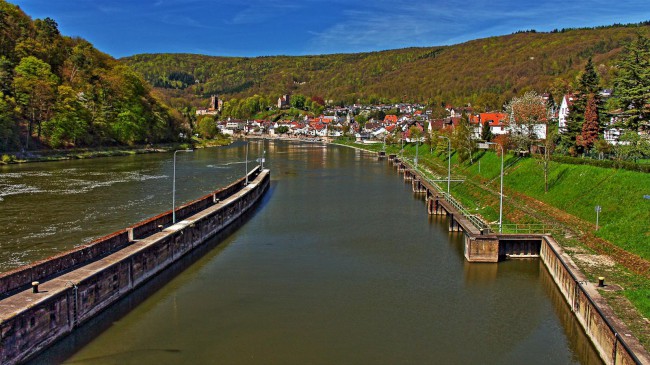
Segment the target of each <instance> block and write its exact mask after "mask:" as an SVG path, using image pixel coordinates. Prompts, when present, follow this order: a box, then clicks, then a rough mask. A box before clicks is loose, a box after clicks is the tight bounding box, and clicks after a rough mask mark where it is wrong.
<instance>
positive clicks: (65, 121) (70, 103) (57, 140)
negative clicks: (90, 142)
mask: <svg viewBox="0 0 650 365" xmlns="http://www.w3.org/2000/svg"><path fill="white" fill-rule="evenodd" d="M88 119H89V118H88V116H87V115H86V114H85V110H84V108H83V107H82V105H81V103H80V102H79V99H78V98H77V93H76V92H75V91H74V90H73V89H72V88H71V87H70V86H66V85H61V86H59V87H58V89H57V100H56V103H55V105H54V116H53V117H52V119H50V120H48V121H45V122H44V123H43V130H44V133H43V134H44V135H45V137H47V138H48V139H49V144H50V146H52V147H55V148H57V147H60V146H62V145H63V144H64V143H65V142H70V143H71V144H73V145H76V144H77V140H78V139H79V138H81V137H82V136H84V135H85V134H86V131H87V128H88V124H87V120H88Z"/></svg>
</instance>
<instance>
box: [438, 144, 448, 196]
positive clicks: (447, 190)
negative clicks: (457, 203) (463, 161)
mask: <svg viewBox="0 0 650 365" xmlns="http://www.w3.org/2000/svg"><path fill="white" fill-rule="evenodd" d="M438 138H444V139H446V140H447V194H449V187H450V186H451V139H449V137H445V136H438Z"/></svg>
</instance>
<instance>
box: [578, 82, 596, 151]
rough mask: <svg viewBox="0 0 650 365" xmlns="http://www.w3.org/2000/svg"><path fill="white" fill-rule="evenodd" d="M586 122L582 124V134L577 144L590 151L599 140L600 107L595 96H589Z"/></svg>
mask: <svg viewBox="0 0 650 365" xmlns="http://www.w3.org/2000/svg"><path fill="white" fill-rule="evenodd" d="M584 118H585V121H584V123H583V124H582V133H581V134H580V135H579V136H578V140H577V144H578V145H580V146H582V147H584V149H585V150H590V149H591V148H592V147H593V146H594V143H595V142H596V141H597V140H598V131H599V127H598V107H597V106H596V97H595V96H594V94H589V96H587V107H586V110H585V117H584Z"/></svg>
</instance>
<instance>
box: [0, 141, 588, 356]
mask: <svg viewBox="0 0 650 365" xmlns="http://www.w3.org/2000/svg"><path fill="white" fill-rule="evenodd" d="M263 149H264V150H266V157H267V166H268V167H270V168H271V170H272V185H271V189H270V190H269V191H268V192H267V194H266V196H265V197H264V200H263V201H262V203H261V204H260V206H259V207H258V208H257V209H256V210H255V212H254V213H253V214H252V215H251V216H250V217H249V218H248V219H247V222H246V223H245V224H243V225H241V226H239V227H237V228H236V229H234V230H233V231H234V232H232V234H230V235H229V236H228V237H226V238H225V239H223V241H222V242H221V243H218V242H214V243H213V246H215V248H214V249H212V250H210V251H209V252H207V253H206V254H205V255H204V256H202V257H200V258H192V259H191V261H192V262H191V265H190V264H189V263H188V264H187V265H185V266H179V267H177V268H175V269H174V270H172V272H173V273H174V274H175V273H176V272H178V275H175V276H173V275H171V274H170V275H167V276H169V278H166V277H163V278H160V279H159V280H154V281H153V282H152V283H150V284H149V285H147V286H145V287H144V288H142V289H141V290H139V291H138V292H136V293H134V294H132V295H130V296H129V297H127V298H126V299H125V300H123V301H122V302H121V303H120V304H119V305H117V306H116V307H115V308H111V309H109V310H108V311H106V312H105V313H104V314H103V315H101V316H100V317H99V318H97V319H96V320H93V322H91V324H90V325H88V326H85V327H84V328H82V329H81V330H80V331H78V332H77V333H76V334H75V335H72V336H69V337H68V338H66V339H65V340H63V341H61V342H59V343H58V344H57V345H56V346H55V347H53V348H52V349H51V350H48V351H47V352H45V353H44V354H43V355H42V356H40V357H39V358H37V359H35V361H34V363H39V364H41V363H61V362H64V363H69V364H333V363H339V364H434V363H440V364H522V363H525V364H593V363H600V360H599V358H598V356H597V354H596V352H595V351H594V349H593V347H592V346H591V344H590V343H589V341H588V339H587V338H586V336H585V335H584V334H583V333H582V331H581V330H580V327H579V325H578V324H577V321H576V320H575V319H574V318H573V317H572V315H571V312H570V310H569V308H568V307H567V306H566V304H565V303H564V302H563V299H562V298H561V295H560V294H559V292H558V291H557V289H556V288H555V287H554V284H553V283H552V280H551V279H550V276H549V275H548V274H547V273H546V271H545V269H544V267H543V265H542V264H541V263H540V262H539V261H538V260H521V261H515V260H512V261H506V262H502V263H499V264H476V263H475V264H469V263H467V262H465V260H464V257H463V252H462V244H461V241H462V237H461V235H460V234H459V233H450V232H448V230H447V225H446V222H445V221H444V217H429V216H428V215H427V212H426V207H425V205H424V202H423V200H422V199H421V198H420V197H418V196H416V195H414V194H413V193H412V191H411V187H410V185H409V184H405V183H403V181H402V180H401V177H400V176H399V175H398V174H397V172H396V171H395V170H394V168H392V167H390V166H389V164H388V163H387V162H386V161H377V160H376V159H375V158H373V157H372V155H369V154H366V153H364V152H361V151H357V150H353V149H349V148H345V147H337V146H329V147H325V146H322V145H317V144H298V143H289V142H275V143H273V142H266V145H265V147H262V142H260V141H257V142H255V141H252V142H251V144H250V151H249V155H250V156H251V157H250V159H253V158H256V157H258V156H259V155H260V154H261V151H262V150H263ZM244 154H245V147H244V144H243V143H237V144H234V145H232V146H228V147H222V148H214V149H205V150H197V151H195V152H194V153H178V155H177V161H176V175H177V181H176V186H177V197H176V199H177V201H179V202H181V201H187V200H190V199H193V198H196V197H198V196H200V195H202V194H204V193H205V192H207V191H210V190H212V189H214V188H215V186H217V185H219V184H221V185H224V184H226V183H228V182H230V181H232V180H234V179H235V177H237V176H241V175H243V171H244V165H243V164H242V163H241V162H242V161H243V160H244ZM252 164H253V163H251V165H252ZM171 176H172V158H171V154H160V155H141V156H133V157H120V158H105V159H97V160H88V161H85V160H84V161H70V162H55V163H48V164H32V165H25V166H17V167H14V166H11V167H10V168H5V169H4V170H2V177H0V189H1V190H0V196H2V199H3V201H0V206H2V207H3V212H9V213H7V214H3V215H2V217H1V218H0V219H2V222H0V223H1V224H2V225H3V227H9V229H8V230H7V231H5V230H3V232H2V236H1V238H0V240H1V241H0V242H2V244H3V249H2V253H1V254H2V265H3V269H7V268H11V267H13V266H15V265H17V264H20V263H24V262H27V261H30V260H35V259H39V258H42V257H44V256H47V255H49V254H51V253H53V252H56V251H58V250H61V249H62V248H66V247H68V248H69V247H73V246H74V245H75V244H79V243H80V242H87V241H90V240H92V239H93V238H96V237H98V236H101V235H103V234H107V233H110V232H112V231H113V230H116V229H119V228H123V227H124V226H126V225H128V224H131V223H134V222H137V221H139V220H141V219H144V218H146V217H149V216H152V215H154V214H157V213H160V212H161V211H163V210H166V209H169V208H170V206H171V191H170V190H171ZM188 260H189V259H188Z"/></svg>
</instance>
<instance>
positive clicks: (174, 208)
mask: <svg viewBox="0 0 650 365" xmlns="http://www.w3.org/2000/svg"><path fill="white" fill-rule="evenodd" d="M178 152H194V150H176V151H174V176H173V178H172V224H174V223H176V153H178Z"/></svg>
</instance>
